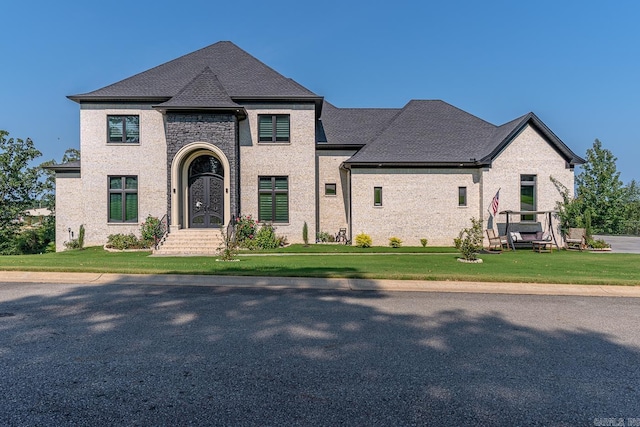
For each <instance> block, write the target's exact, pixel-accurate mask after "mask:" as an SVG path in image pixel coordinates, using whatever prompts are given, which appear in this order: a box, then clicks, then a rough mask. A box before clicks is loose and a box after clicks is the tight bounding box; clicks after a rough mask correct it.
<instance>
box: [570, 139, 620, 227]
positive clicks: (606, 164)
mask: <svg viewBox="0 0 640 427" xmlns="http://www.w3.org/2000/svg"><path fill="white" fill-rule="evenodd" d="M586 160H587V161H586V163H585V164H584V165H582V172H580V174H579V175H578V176H577V177H576V184H577V193H578V200H579V201H580V203H581V209H582V212H586V210H589V212H590V214H591V223H592V225H593V229H594V231H595V232H596V233H611V234H618V233H620V232H621V231H622V225H623V220H624V196H625V191H624V189H623V184H622V181H621V180H620V172H618V171H617V169H616V160H617V159H616V157H615V156H614V155H613V153H612V152H611V151H609V150H607V149H605V148H602V143H601V142H600V141H599V140H597V139H596V140H595V142H594V143H593V147H592V148H590V149H588V150H587V158H586Z"/></svg>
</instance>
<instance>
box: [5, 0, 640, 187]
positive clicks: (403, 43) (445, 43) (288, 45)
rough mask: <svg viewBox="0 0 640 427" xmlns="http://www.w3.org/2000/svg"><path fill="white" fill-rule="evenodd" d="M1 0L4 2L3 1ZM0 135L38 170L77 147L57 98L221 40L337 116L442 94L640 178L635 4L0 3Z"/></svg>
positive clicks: (71, 112)
mask: <svg viewBox="0 0 640 427" xmlns="http://www.w3.org/2000/svg"><path fill="white" fill-rule="evenodd" d="M7 3H8V4H7ZM0 11H1V16H2V17H3V24H2V37H1V38H0V59H1V61H2V67H0V99H1V102H0V129H4V130H7V131H9V132H10V136H11V137H14V138H27V137H29V138H31V139H33V141H34V143H35V145H36V147H37V148H38V149H39V150H40V151H42V152H43V157H42V160H43V161H44V160H48V159H52V158H53V159H56V160H57V161H60V159H61V157H62V154H63V152H64V150H65V149H67V148H69V147H73V148H78V146H79V108H78V105H77V104H76V103H74V102H72V101H70V100H68V99H67V98H66V96H67V95H72V94H77V93H84V92H89V91H92V90H94V89H98V88H100V87H103V86H106V85H108V84H111V83H115V82H116V81H119V80H121V79H123V78H126V77H129V76H131V75H133V74H136V73H138V72H141V71H144V70H147V69H149V68H151V67H153V66H156V65H159V64H161V63H163V62H166V61H169V60H171V59H174V58H176V57H178V56H181V55H183V54H186V53H189V52H192V51H194V50H196V49H199V48H202V47H205V46H207V45H210V44H212V43H215V42H217V41H220V40H231V41H233V42H234V43H236V44H237V45H238V46H240V47H241V48H243V49H244V50H246V51H247V52H249V53H250V54H252V55H253V56H255V57H257V58H258V59H260V60H261V61H263V62H265V63H266V64H267V65H269V66H271V67H272V68H274V69H276V70H277V71H279V72H280V73H282V74H283V75H285V76H287V77H291V78H293V79H294V80H296V81H297V82H299V83H300V84H302V85H303V86H305V87H307V88H309V89H310V90H312V91H314V92H315V93H317V94H318V95H322V96H324V97H325V98H326V99H327V100H328V101H330V102H332V103H333V104H335V105H337V106H339V107H402V106H403V105H404V104H406V103H407V102H408V101H409V100H410V99H442V100H444V101H447V102H449V103H450V104H453V105H455V106H457V107H459V108H462V109H463V110H466V111H468V112H470V113H472V114H474V115H476V116H478V117H480V118H482V119H484V120H487V121H489V122H491V123H494V124H496V125H499V124H502V123H505V122H508V121H510V120H512V119H514V118H516V117H519V116H521V115H523V114H525V113H527V112H529V111H533V112H534V113H536V114H537V115H538V116H539V117H540V118H541V119H542V120H543V121H544V122H545V123H546V124H547V125H548V126H549V127H550V128H551V129H552V130H553V131H554V132H555V133H556V134H557V135H558V136H559V137H560V138H561V139H562V140H563V141H564V142H565V143H566V144H567V145H569V147H571V148H572V149H573V150H574V151H575V152H576V153H577V154H578V155H580V156H582V157H584V156H585V155H586V150H587V149H588V148H590V147H591V146H592V144H593V141H594V139H595V138H598V139H600V140H601V141H602V143H603V146H604V147H605V148H608V149H610V150H611V151H612V152H613V154H614V155H615V156H616V157H617V158H618V161H617V166H618V170H619V171H620V172H621V173H622V175H621V178H622V180H623V181H624V182H625V183H627V182H629V181H630V180H631V179H636V180H640V172H639V170H640V168H638V166H637V164H638V158H640V144H639V142H640V127H639V126H638V123H639V121H640V120H639V119H640V25H638V22H637V19H638V16H640V2H637V1H624V0H623V1H615V2H603V1H571V0H566V1H547V0H537V1H535V2H519V1H506V0H504V1H491V0H487V1H482V2H480V1H472V0H469V1H462V0H458V1H456V0H450V1H446V2H445V1H439V2H431V1H402V0H397V1H395V2H389V1H386V2H378V1H375V0H369V1H344V0H343V1H333V0H330V1H321V2H303V1H288V0H284V1H283V0H280V1H278V2H267V1H260V2H253V1H250V0H245V1H243V2H216V1H185V2H175V1H171V2H170V1H162V0H156V1H146V0H143V1H134V0H129V1H119V0H112V1H110V2H91V1H86V0H84V1H75V0H70V1H64V0H63V1H60V2H51V1H23V2H17V1H16V2H5V4H3V5H2V6H1V7H0Z"/></svg>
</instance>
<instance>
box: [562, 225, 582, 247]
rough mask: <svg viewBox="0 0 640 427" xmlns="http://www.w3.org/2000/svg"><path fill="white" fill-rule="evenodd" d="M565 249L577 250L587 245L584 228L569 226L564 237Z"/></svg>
mask: <svg viewBox="0 0 640 427" xmlns="http://www.w3.org/2000/svg"><path fill="white" fill-rule="evenodd" d="M564 242H565V244H566V246H567V249H573V250H575V249H577V250H579V251H581V250H583V249H585V248H586V247H587V238H586V235H585V229H584V228H570V229H569V232H568V233H567V236H566V237H565V239H564Z"/></svg>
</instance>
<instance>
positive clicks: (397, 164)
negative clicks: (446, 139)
mask: <svg viewBox="0 0 640 427" xmlns="http://www.w3.org/2000/svg"><path fill="white" fill-rule="evenodd" d="M344 165H345V167H347V168H434V169H445V168H446V169H451V168H456V169H457V168H467V169H468V168H472V169H477V168H480V167H483V166H486V165H487V164H486V163H484V162H481V161H475V162H359V161H355V162H352V161H349V160H347V161H345V162H344Z"/></svg>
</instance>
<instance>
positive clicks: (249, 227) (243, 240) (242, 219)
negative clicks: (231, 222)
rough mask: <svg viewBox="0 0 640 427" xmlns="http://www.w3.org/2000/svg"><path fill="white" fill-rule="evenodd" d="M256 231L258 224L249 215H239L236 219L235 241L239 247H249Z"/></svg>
mask: <svg viewBox="0 0 640 427" xmlns="http://www.w3.org/2000/svg"><path fill="white" fill-rule="evenodd" d="M257 231H258V222H257V221H256V220H255V219H253V218H252V217H251V215H240V216H239V217H237V218H236V240H237V242H238V245H240V246H241V247H249V248H250V247H251V246H252V245H251V244H250V243H249V241H251V240H253V239H254V238H255V236H256V232H257Z"/></svg>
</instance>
